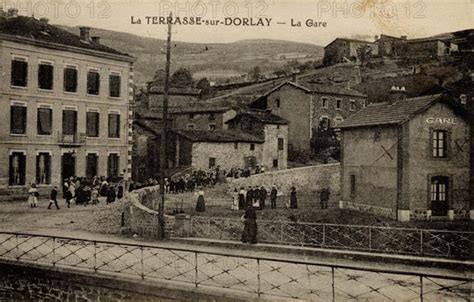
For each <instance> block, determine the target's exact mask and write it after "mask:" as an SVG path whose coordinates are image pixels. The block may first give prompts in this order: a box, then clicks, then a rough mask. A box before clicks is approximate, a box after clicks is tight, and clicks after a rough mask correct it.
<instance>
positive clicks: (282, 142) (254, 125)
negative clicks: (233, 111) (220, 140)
mask: <svg viewBox="0 0 474 302" xmlns="http://www.w3.org/2000/svg"><path fill="white" fill-rule="evenodd" d="M227 124H228V125H229V129H231V130H236V131H242V132H246V133H250V134H253V135H255V136H257V137H259V138H263V140H264V141H265V143H264V144H263V149H262V156H261V160H260V165H262V166H264V167H265V169H266V170H267V171H269V170H283V169H286V168H287V163H288V122H287V121H286V120H285V119H283V118H281V117H279V116H277V115H275V114H273V113H272V112H271V111H270V110H249V111H244V112H241V113H239V114H238V115H237V116H236V117H235V118H233V119H231V120H229V121H228V122H227Z"/></svg>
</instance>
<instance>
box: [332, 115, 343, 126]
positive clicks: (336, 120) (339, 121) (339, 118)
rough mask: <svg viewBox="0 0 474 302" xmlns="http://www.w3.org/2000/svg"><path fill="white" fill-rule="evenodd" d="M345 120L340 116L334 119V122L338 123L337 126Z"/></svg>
mask: <svg viewBox="0 0 474 302" xmlns="http://www.w3.org/2000/svg"><path fill="white" fill-rule="evenodd" d="M343 121H344V119H343V118H342V117H340V116H338V117H336V118H335V119H334V124H336V126H337V125H339V124H340V123H342V122H343Z"/></svg>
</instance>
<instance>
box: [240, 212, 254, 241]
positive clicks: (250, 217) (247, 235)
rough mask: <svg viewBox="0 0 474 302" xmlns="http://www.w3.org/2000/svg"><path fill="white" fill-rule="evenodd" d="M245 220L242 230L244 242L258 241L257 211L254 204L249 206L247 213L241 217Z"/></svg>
mask: <svg viewBox="0 0 474 302" xmlns="http://www.w3.org/2000/svg"><path fill="white" fill-rule="evenodd" d="M241 219H242V220H243V222H244V230H243V231H242V237H241V241H242V243H247V242H249V243H251V244H255V243H257V212H256V211H255V208H254V207H253V206H252V205H249V206H247V209H246V210H245V214H244V215H242V218H241Z"/></svg>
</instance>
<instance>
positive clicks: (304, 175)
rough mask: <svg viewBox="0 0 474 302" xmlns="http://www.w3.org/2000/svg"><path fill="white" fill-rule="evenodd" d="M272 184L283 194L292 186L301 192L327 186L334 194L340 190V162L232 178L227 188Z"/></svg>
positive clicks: (308, 191)
mask: <svg viewBox="0 0 474 302" xmlns="http://www.w3.org/2000/svg"><path fill="white" fill-rule="evenodd" d="M274 184H275V185H276V186H277V187H278V189H279V190H280V191H281V192H284V193H285V194H286V193H287V192H289V191H290V189H291V187H292V186H294V187H295V188H296V190H297V192H301V193H316V192H318V191H320V190H321V189H322V188H329V190H330V191H331V195H333V194H334V195H335V194H338V193H339V190H340V164H339V163H337V164H327V165H318V166H310V167H303V168H294V169H287V170H281V171H272V172H265V173H262V174H256V175H252V176H250V177H247V178H239V179H234V180H232V182H230V184H229V189H231V190H233V189H234V188H240V187H244V188H247V187H248V186H262V185H263V186H265V187H267V188H270V187H271V186H272V185H274Z"/></svg>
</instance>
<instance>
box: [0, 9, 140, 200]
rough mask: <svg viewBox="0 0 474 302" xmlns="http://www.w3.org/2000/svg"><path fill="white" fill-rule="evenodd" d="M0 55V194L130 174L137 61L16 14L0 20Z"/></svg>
mask: <svg viewBox="0 0 474 302" xmlns="http://www.w3.org/2000/svg"><path fill="white" fill-rule="evenodd" d="M0 51H1V53H2V56H1V58H2V59H1V66H2V73H1V81H0V88H1V92H0V105H1V107H2V108H4V109H2V110H1V111H0V163H1V164H0V190H2V189H5V190H7V191H9V192H12V191H17V193H21V192H25V188H27V187H29V186H30V184H31V183H36V184H38V186H39V188H40V191H41V192H46V191H49V189H50V187H51V186H52V185H55V184H56V185H59V184H61V183H62V179H64V178H67V177H70V176H81V177H82V176H86V177H93V176H109V177H111V178H116V177H119V176H123V177H124V178H125V179H127V178H128V177H130V172H131V149H132V133H131V125H132V112H131V106H132V105H133V89H132V87H131V85H132V84H133V62H134V58H132V57H131V56H129V55H127V54H124V53H121V52H119V51H116V50H114V49H111V48H109V47H106V46H104V45H102V44H101V43H100V40H99V38H98V37H91V36H90V28H88V27H81V28H80V36H78V35H74V34H72V33H69V32H67V31H65V30H63V29H61V28H59V27H56V26H52V25H50V24H48V21H47V19H40V20H37V19H35V18H33V17H24V16H19V15H18V14H17V10H15V9H10V10H9V12H8V14H2V15H1V17H0Z"/></svg>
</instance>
